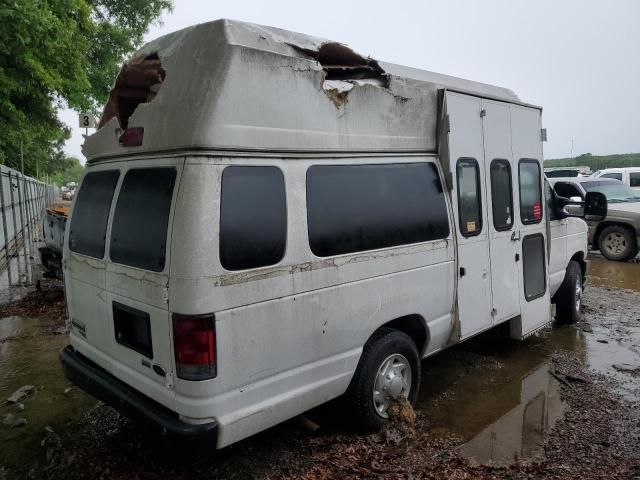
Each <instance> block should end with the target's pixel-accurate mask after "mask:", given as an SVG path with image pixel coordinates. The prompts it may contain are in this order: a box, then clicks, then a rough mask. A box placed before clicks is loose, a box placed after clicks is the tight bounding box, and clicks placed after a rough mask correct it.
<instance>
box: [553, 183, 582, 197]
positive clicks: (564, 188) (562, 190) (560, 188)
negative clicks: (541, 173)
mask: <svg viewBox="0 0 640 480" xmlns="http://www.w3.org/2000/svg"><path fill="white" fill-rule="evenodd" d="M553 189H554V190H555V192H556V193H557V194H558V195H560V196H561V197H565V198H571V197H580V198H584V195H583V194H582V192H581V191H580V190H579V189H578V187H576V186H575V185H572V184H570V183H562V182H558V183H556V184H555V185H554V187H553Z"/></svg>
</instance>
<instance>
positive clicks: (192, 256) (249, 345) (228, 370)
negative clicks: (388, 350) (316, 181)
mask: <svg viewBox="0 0 640 480" xmlns="http://www.w3.org/2000/svg"><path fill="white" fill-rule="evenodd" d="M343 160H344V161H342V160H341V161H340V163H349V164H351V163H358V162H359V163H375V162H380V161H385V163H388V162H389V161H390V159H388V158H387V159H371V158H367V159H343ZM416 160H419V161H424V159H415V158H409V159H398V160H393V161H398V162H400V161H404V162H408V161H411V162H413V161H416ZM227 163H231V162H229V161H228V160H227V161H225V160H222V159H220V160H218V159H212V160H209V161H208V162H207V164H203V163H202V160H195V159H194V160H188V161H187V164H186V165H185V169H184V172H183V176H182V179H183V184H182V185H181V188H180V194H179V196H178V198H177V206H176V211H177V214H176V217H175V221H174V226H173V231H174V236H173V244H172V255H171V262H172V263H171V278H170V286H169V296H170V300H169V303H170V305H171V310H172V311H175V312H180V313H194V314H195V313H210V312H214V313H215V315H216V335H217V362H218V376H217V377H216V378H215V379H212V380H207V381H202V382H188V381H183V380H181V379H178V378H176V379H175V390H176V411H178V412H179V413H180V414H182V415H183V416H185V417H190V418H193V419H203V418H208V417H215V418H216V420H217V421H218V423H219V425H220V427H219V428H220V430H219V439H218V447H222V446H224V445H228V444H230V443H233V442H235V441H237V440H240V439H242V438H244V437H246V436H248V435H250V434H252V433H255V432H258V431H260V430H263V429H265V428H268V427H270V426H272V425H275V424H277V423H279V422H281V421H283V420H286V419H287V418H290V417H291V416H293V415H296V414H299V413H302V412H304V411H306V410H308V409H310V408H313V407H315V406H317V405H319V404H321V403H324V402H326V401H327V400H330V399H331V398H334V397H336V396H338V395H340V394H342V393H344V391H345V390H346V388H347V386H348V385H349V382H350V380H351V377H352V375H353V372H354V370H355V367H356V365H357V362H358V360H359V358H360V354H361V351H362V346H363V345H364V343H365V342H366V341H367V339H368V337H369V336H370V335H371V334H372V333H373V332H374V331H375V330H376V329H377V328H379V327H380V326H381V325H383V324H385V323H387V322H389V321H391V320H394V319H396V318H399V317H402V316H405V315H415V314H417V315H419V316H420V317H421V318H423V319H424V322H425V328H426V329H427V330H428V346H427V347H426V348H425V350H424V352H423V355H427V354H429V353H431V352H433V351H436V350H438V349H440V348H442V347H443V346H444V345H445V343H446V341H447V338H448V337H449V335H450V332H451V327H452V319H451V310H452V304H453V285H454V277H453V275H454V263H453V254H454V252H453V242H452V240H451V235H450V236H449V238H446V239H443V240H437V241H432V242H424V243H420V244H415V245H407V246H399V247H393V248H387V249H381V250H376V251H370V252H359V253H354V254H347V255H340V256H337V257H327V258H319V257H315V256H314V255H313V254H312V253H311V252H310V247H309V242H308V234H307V224H306V219H307V213H306V197H305V188H304V185H305V175H306V170H307V168H308V166H310V165H315V164H318V163H322V161H311V160H309V161H306V160H296V161H295V162H291V161H286V162H285V161H281V160H277V159H274V160H266V159H262V160H260V162H259V164H260V165H276V166H279V167H280V168H281V170H282V171H283V174H284V178H285V184H286V200H287V218H288V234H287V248H286V253H285V256H284V258H283V259H282V261H281V262H279V263H278V264H277V265H274V266H270V267H264V268H257V269H253V270H246V271H237V272H228V271H224V270H222V268H221V267H220V266H219V265H220V263H219V258H218V257H219V244H218V236H219V218H218V215H219V210H220V199H219V191H220V181H221V177H222V171H223V169H224V167H225V164H227ZM333 163H336V161H335V160H334V161H333ZM239 164H247V165H251V164H255V161H254V162H252V161H251V160H239V159H234V160H233V165H239ZM452 231H453V229H452ZM203 252H206V253H207V254H203ZM436 285H437V286H438V288H437V289H436V288H434V286H436Z"/></svg>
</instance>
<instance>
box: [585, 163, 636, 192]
mask: <svg viewBox="0 0 640 480" xmlns="http://www.w3.org/2000/svg"><path fill="white" fill-rule="evenodd" d="M591 176H592V177H604V178H614V179H616V180H620V181H621V182H622V183H624V184H625V185H627V186H629V187H631V188H633V189H634V190H640V167H620V168H605V169H603V170H598V171H597V172H595V173H594V174H593V175H591Z"/></svg>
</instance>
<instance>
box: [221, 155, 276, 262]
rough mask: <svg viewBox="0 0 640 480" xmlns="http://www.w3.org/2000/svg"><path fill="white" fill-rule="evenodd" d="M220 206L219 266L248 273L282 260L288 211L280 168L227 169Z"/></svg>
mask: <svg viewBox="0 0 640 480" xmlns="http://www.w3.org/2000/svg"><path fill="white" fill-rule="evenodd" d="M220 202H221V203H220V262H221V263H222V266H223V267H224V268H226V269H227V270H245V269H248V268H257V267H264V266H267V265H273V264H276V263H278V262H279V261H280V260H282V257H284V252H285V247H286V243H287V207H286V198H285V190H284V177H283V175H282V172H281V171H280V169H279V168H277V167H244V166H243V167H227V168H225V169H224V171H223V172H222V193H221V199H220Z"/></svg>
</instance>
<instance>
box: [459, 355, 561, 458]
mask: <svg viewBox="0 0 640 480" xmlns="http://www.w3.org/2000/svg"><path fill="white" fill-rule="evenodd" d="M520 395H521V398H520V401H519V403H518V404H517V405H516V406H515V407H514V408H512V409H511V410H509V411H508V412H507V413H505V414H504V415H502V416H501V417H500V418H498V419H497V420H496V421H495V422H494V423H492V424H491V425H489V426H488V427H486V428H485V429H484V430H482V431H481V432H480V433H478V434H477V435H476V436H475V437H473V438H472V439H471V440H469V441H468V442H467V443H465V444H464V445H462V447H461V448H460V453H461V454H462V455H463V456H464V457H466V458H467V459H468V460H470V462H471V463H475V464H478V463H489V462H490V463H491V464H493V465H509V464H511V463H514V462H516V461H517V460H518V459H520V458H528V459H536V458H539V457H540V456H541V454H542V441H543V435H544V432H545V431H548V430H549V429H550V428H551V427H553V424H554V423H555V422H556V420H557V419H558V418H560V417H561V416H562V413H563V411H564V404H563V403H562V401H561V400H560V393H559V391H558V382H557V381H556V380H555V379H553V378H552V377H551V376H550V375H549V366H548V365H547V364H545V365H543V366H542V367H540V368H538V369H537V370H535V371H534V372H532V373H531V374H530V375H529V376H527V377H526V378H524V379H523V380H522V384H521V388H520Z"/></svg>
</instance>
